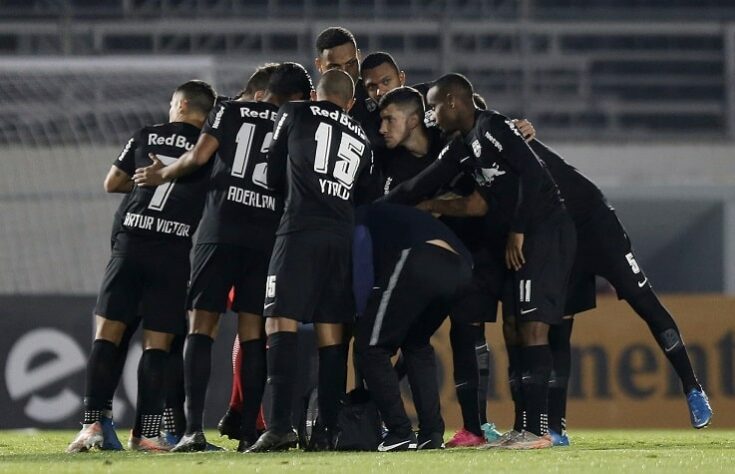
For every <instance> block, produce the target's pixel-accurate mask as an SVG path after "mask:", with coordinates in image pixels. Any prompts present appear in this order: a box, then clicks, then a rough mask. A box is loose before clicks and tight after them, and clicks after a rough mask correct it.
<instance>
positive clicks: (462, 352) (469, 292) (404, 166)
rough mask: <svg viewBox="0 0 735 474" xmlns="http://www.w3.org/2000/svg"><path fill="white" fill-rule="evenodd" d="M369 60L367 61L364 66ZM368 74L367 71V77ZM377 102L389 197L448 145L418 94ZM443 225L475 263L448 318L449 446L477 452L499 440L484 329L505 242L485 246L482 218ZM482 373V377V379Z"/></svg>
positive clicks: (466, 186)
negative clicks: (454, 403)
mask: <svg viewBox="0 0 735 474" xmlns="http://www.w3.org/2000/svg"><path fill="white" fill-rule="evenodd" d="M373 57H375V56H373ZM370 58H371V56H368V57H367V58H366V60H365V62H367V61H368V59H370ZM391 70H392V71H393V74H392V75H393V77H395V76H397V69H394V68H391ZM372 72H373V70H372V69H371V70H369V71H368V73H367V75H366V77H370V76H371V75H372ZM385 77H387V76H385ZM380 97H381V99H380V115H381V118H382V123H381V127H380V131H381V133H382V134H383V136H384V138H385V142H386V146H387V148H388V149H389V150H390V152H391V153H390V154H389V155H388V159H387V160H386V161H385V163H384V165H383V173H382V175H383V180H384V184H383V191H384V192H385V193H386V194H387V193H388V192H390V190H391V189H393V188H394V187H395V186H397V185H399V184H400V183H402V182H404V181H407V180H409V179H411V178H413V177H414V176H416V175H418V174H419V173H420V172H421V171H422V170H423V169H425V168H426V167H427V166H429V165H430V164H431V163H433V162H434V160H435V159H436V157H437V156H438V155H439V153H440V152H441V150H442V148H443V147H444V145H445V143H446V142H445V139H444V137H443V136H442V133H441V130H440V129H439V128H438V127H426V125H425V124H424V117H425V111H424V102H423V98H422V97H421V94H420V93H419V92H418V91H417V90H415V89H413V88H410V87H398V88H396V89H393V90H391V91H388V92H387V93H385V94H383V95H381V96H380ZM457 181H458V183H453V186H450V188H451V189H450V190H451V191H455V192H456V193H458V194H461V195H465V194H469V193H471V192H472V191H473V190H474V185H473V183H472V180H471V179H469V178H467V177H466V176H460V178H459V179H458V180H457ZM467 181H470V182H469V183H468V182H467ZM427 197H429V196H427ZM442 220H444V221H445V224H447V225H448V226H449V227H450V229H452V230H453V231H454V232H455V234H456V235H457V236H459V237H460V239H461V240H462V242H463V243H465V245H467V247H468V248H469V249H470V251H471V252H472V255H473V258H474V259H475V267H474V271H473V281H472V285H470V286H469V287H467V288H466V289H465V292H464V294H463V295H462V296H461V297H460V298H459V299H458V301H457V303H456V305H455V306H454V307H453V308H452V311H451V312H450V314H451V321H452V326H451V330H450V342H451V346H452V359H453V373H454V379H455V387H456V391H457V400H458V402H459V405H460V409H461V412H462V420H463V427H462V429H460V430H459V431H458V432H457V433H455V435H454V436H453V437H452V439H451V440H450V441H449V442H448V443H447V446H449V447H465V446H480V445H482V444H485V443H486V442H487V441H492V440H494V439H497V438H498V437H499V436H500V433H498V432H497V430H496V429H495V427H494V425H493V424H492V423H490V422H488V420H487V409H486V405H487V402H486V393H487V383H488V375H489V364H490V360H489V359H490V354H489V350H488V347H487V343H486V342H485V337H484V327H483V325H482V323H484V322H494V321H495V318H496V310H497V303H498V300H499V298H500V289H501V287H502V281H503V274H504V266H503V263H502V249H503V242H502V240H501V239H499V238H496V239H494V242H495V245H489V240H488V238H487V237H488V236H490V237H492V236H495V235H497V234H496V233H489V234H488V233H487V232H486V231H485V228H486V226H488V225H491V224H492V222H489V223H488V222H485V220H484V219H483V218H446V217H442ZM483 237H484V238H483ZM478 366H479V367H481V369H479V368H478ZM480 370H482V371H483V372H484V373H483V374H482V376H480Z"/></svg>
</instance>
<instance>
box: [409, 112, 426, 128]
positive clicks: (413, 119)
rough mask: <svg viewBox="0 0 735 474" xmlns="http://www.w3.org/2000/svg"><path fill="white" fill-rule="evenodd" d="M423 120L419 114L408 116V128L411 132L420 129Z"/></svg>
mask: <svg viewBox="0 0 735 474" xmlns="http://www.w3.org/2000/svg"><path fill="white" fill-rule="evenodd" d="M423 121H424V119H423V118H419V114H411V115H409V116H408V128H409V130H413V129H414V128H416V127H418V126H419V124H420V123H421V122H423Z"/></svg>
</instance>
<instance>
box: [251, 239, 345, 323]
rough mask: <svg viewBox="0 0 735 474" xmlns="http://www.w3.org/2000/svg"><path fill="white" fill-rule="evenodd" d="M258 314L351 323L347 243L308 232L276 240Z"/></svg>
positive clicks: (306, 321) (300, 319)
mask: <svg viewBox="0 0 735 474" xmlns="http://www.w3.org/2000/svg"><path fill="white" fill-rule="evenodd" d="M263 315H264V316H266V317H281V318H289V319H295V320H296V321H301V322H304V323H311V322H314V323H351V322H353V321H354V320H355V298H354V295H353V293H352V239H351V238H349V237H345V236H341V235H338V234H335V233H333V232H328V231H318V230H308V231H299V232H291V233H289V234H284V235H279V236H278V237H276V243H275V245H274V246H273V255H272V256H271V259H270V265H269V267H268V278H267V282H266V290H265V305H264V307H263Z"/></svg>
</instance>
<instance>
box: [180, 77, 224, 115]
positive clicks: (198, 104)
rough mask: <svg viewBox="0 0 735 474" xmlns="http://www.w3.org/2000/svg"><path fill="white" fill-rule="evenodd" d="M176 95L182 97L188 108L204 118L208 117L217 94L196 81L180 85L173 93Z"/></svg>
mask: <svg viewBox="0 0 735 474" xmlns="http://www.w3.org/2000/svg"><path fill="white" fill-rule="evenodd" d="M176 93H179V94H181V95H183V96H184V99H185V100H186V102H187V103H188V104H189V107H191V108H192V109H195V110H197V111H199V112H201V113H202V114H204V115H205V116H206V115H209V111H210V110H212V107H214V101H215V99H216V98H217V92H215V90H214V87H212V86H211V85H209V84H208V83H206V82H204V81H200V80H198V79H194V80H191V81H187V82H185V83H183V84H181V85H180V86H179V87H177V88H176V90H175V91H174V94H176Z"/></svg>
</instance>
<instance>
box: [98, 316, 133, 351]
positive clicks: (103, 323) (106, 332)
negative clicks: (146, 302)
mask: <svg viewBox="0 0 735 474" xmlns="http://www.w3.org/2000/svg"><path fill="white" fill-rule="evenodd" d="M95 320H96V323H97V330H96V331H95V339H103V340H105V341H110V342H111V343H113V344H115V345H116V346H119V345H120V341H121V340H122V338H123V335H124V334H125V329H126V328H127V325H126V324H125V323H123V322H121V321H113V320H111V319H107V318H105V317H103V316H97V317H96V318H95Z"/></svg>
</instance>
